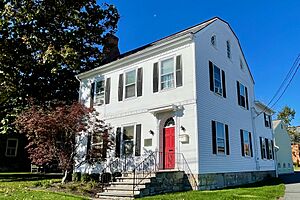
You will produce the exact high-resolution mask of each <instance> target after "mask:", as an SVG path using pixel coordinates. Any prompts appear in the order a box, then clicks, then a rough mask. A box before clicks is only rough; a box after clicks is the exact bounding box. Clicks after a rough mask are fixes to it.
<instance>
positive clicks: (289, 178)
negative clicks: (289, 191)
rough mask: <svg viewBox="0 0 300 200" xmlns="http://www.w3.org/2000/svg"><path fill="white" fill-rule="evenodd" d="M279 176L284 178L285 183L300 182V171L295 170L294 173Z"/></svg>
mask: <svg viewBox="0 0 300 200" xmlns="http://www.w3.org/2000/svg"><path fill="white" fill-rule="evenodd" d="M279 178H280V179H282V181H283V182H284V183H285V184H291V183H300V171H295V172H294V173H293V174H283V175H279Z"/></svg>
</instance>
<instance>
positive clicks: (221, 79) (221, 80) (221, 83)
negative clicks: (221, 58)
mask: <svg viewBox="0 0 300 200" xmlns="http://www.w3.org/2000/svg"><path fill="white" fill-rule="evenodd" d="M215 67H216V68H218V69H219V70H220V86H221V87H220V88H219V89H221V92H220V93H218V92H216V84H215ZM213 81H214V93H215V94H217V95H219V96H221V97H223V89H224V88H223V77H222V70H221V68H220V67H218V66H217V65H215V64H214V63H213Z"/></svg>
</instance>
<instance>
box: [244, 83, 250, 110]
mask: <svg viewBox="0 0 300 200" xmlns="http://www.w3.org/2000/svg"><path fill="white" fill-rule="evenodd" d="M245 93H246V108H247V110H249V103H248V89H247V87H245Z"/></svg>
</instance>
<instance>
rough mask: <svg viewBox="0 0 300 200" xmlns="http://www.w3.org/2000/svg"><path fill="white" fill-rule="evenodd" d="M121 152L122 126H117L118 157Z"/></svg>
mask: <svg viewBox="0 0 300 200" xmlns="http://www.w3.org/2000/svg"><path fill="white" fill-rule="evenodd" d="M120 152H121V127H118V128H117V131H116V155H115V156H116V157H117V158H120Z"/></svg>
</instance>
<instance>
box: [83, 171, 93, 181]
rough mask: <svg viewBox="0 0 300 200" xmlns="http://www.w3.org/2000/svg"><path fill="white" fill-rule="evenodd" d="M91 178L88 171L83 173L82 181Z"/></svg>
mask: <svg viewBox="0 0 300 200" xmlns="http://www.w3.org/2000/svg"><path fill="white" fill-rule="evenodd" d="M90 180H91V176H90V175H89V174H87V173H83V174H81V181H82V182H89V181H90Z"/></svg>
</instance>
